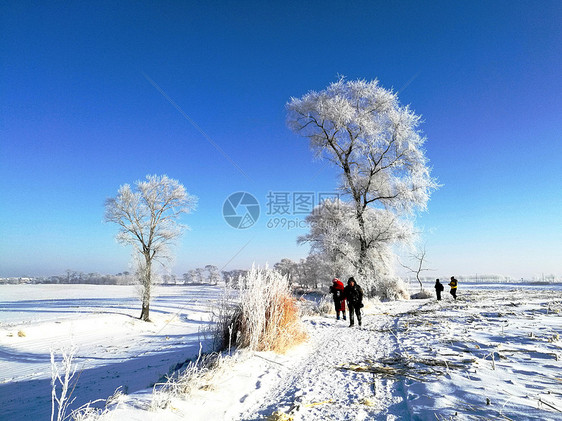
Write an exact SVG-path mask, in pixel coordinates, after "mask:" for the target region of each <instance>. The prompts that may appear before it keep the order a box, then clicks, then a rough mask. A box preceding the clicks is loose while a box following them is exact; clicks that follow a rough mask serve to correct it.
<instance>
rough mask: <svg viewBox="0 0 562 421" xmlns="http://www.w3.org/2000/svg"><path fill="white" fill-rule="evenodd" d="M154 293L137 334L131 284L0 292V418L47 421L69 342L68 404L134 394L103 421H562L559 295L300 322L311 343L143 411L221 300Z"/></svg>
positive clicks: (242, 364)
mask: <svg viewBox="0 0 562 421" xmlns="http://www.w3.org/2000/svg"><path fill="white" fill-rule="evenodd" d="M447 289H448V288H447ZM414 292H415V290H414ZM158 293H159V296H158V297H157V298H156V299H155V300H154V302H153V304H152V310H151V311H152V318H153V319H154V323H144V322H140V321H139V320H137V319H135V317H137V316H138V314H139V312H140V309H139V303H138V301H137V300H136V299H135V298H134V297H135V293H134V289H133V288H132V287H118V286H78V285H76V286H52V285H23V286H0V322H1V325H0V419H2V420H4V419H6V420H19V419H22V420H23V419H32V418H35V419H48V416H49V414H50V361H49V360H50V355H49V349H50V348H51V347H54V348H57V347H61V346H67V345H68V344H70V343H73V344H75V345H76V346H77V347H78V352H77V355H78V360H77V363H78V364H79V371H80V372H81V374H80V377H79V379H78V384H77V387H76V390H75V391H74V395H75V396H77V402H76V404H82V403H84V402H86V401H89V400H93V399H98V398H106V397H108V396H109V395H111V394H112V393H113V391H114V390H115V389H116V388H117V387H118V386H123V388H124V390H125V391H126V392H127V393H128V396H126V397H124V398H123V399H121V401H120V402H119V403H118V404H117V406H116V407H114V408H113V410H112V411H111V412H109V413H108V414H106V416H104V418H103V419H107V420H155V421H156V420H180V419H190V420H205V421H209V420H256V421H257V420H263V419H267V418H268V417H269V419H278V420H282V419H285V420H289V419H293V420H326V419H334V420H409V419H412V420H489V419H500V420H501V419H504V420H510V419H511V420H560V419H562V412H560V411H562V340H561V338H560V336H561V335H562V317H561V316H562V286H561V285H549V286H536V285H508V284H499V285H482V284H476V285H466V284H465V285H463V284H461V285H460V286H459V299H458V300H457V301H456V302H455V301H452V299H451V297H450V295H449V294H448V293H445V294H443V295H444V300H443V301H441V302H437V301H435V300H433V299H426V300H410V301H398V302H388V303H372V304H370V305H368V306H366V307H365V309H364V310H365V316H364V323H363V327H362V328H357V327H355V328H349V327H347V324H346V323H345V322H343V321H336V320H334V317H333V316H309V317H305V325H306V326H307V329H308V333H309V340H308V342H306V343H305V344H303V345H300V346H298V347H296V348H295V349H293V350H291V351H290V352H288V353H287V354H286V355H275V354H273V353H251V352H243V353H240V354H236V356H235V357H234V358H232V359H231V360H230V361H229V360H228V359H227V361H226V363H225V366H224V367H223V368H222V369H221V370H220V371H218V372H217V373H216V374H215V375H214V376H213V379H212V381H211V382H210V384H208V385H206V387H204V388H201V390H198V391H196V392H195V393H194V394H193V395H192V396H191V397H190V398H188V399H177V398H174V399H173V400H172V401H171V404H170V405H168V407H167V408H166V409H161V410H150V411H149V410H147V408H148V407H149V406H150V402H151V391H152V388H151V385H152V384H153V383H155V382H157V381H158V379H159V378H161V376H162V375H164V374H166V373H168V371H169V369H170V368H171V367H173V366H174V365H175V364H176V363H178V362H183V361H185V360H186V359H187V358H190V357H194V356H195V355H196V354H197V352H198V349H199V340H201V338H202V335H201V333H200V332H201V330H202V328H204V327H206V326H208V320H209V304H210V303H211V302H212V301H213V300H214V299H216V298H217V297H218V296H219V294H220V289H219V288H213V287H162V288H160V289H159V291H158ZM20 331H21V332H22V333H23V334H24V335H25V336H19V335H18V332H20ZM74 406H76V405H74Z"/></svg>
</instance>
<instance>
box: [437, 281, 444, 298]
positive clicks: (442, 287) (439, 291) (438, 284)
mask: <svg viewBox="0 0 562 421" xmlns="http://www.w3.org/2000/svg"><path fill="white" fill-rule="evenodd" d="M444 289H445V287H444V286H443V284H442V283H441V282H439V279H436V280H435V293H436V294H437V301H441V292H443V290H444Z"/></svg>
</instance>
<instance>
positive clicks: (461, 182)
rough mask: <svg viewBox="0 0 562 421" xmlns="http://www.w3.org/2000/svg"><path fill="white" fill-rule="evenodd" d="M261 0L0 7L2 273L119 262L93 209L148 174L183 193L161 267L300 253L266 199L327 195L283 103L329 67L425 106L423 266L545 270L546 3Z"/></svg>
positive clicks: (559, 83)
mask: <svg viewBox="0 0 562 421" xmlns="http://www.w3.org/2000/svg"><path fill="white" fill-rule="evenodd" d="M87 3H89V4H87ZM270 3H273V2H263V1H259V2H258V1H255V2H247V1H229V2H212V1H209V2H155V1H150V2H113V1H111V2H109V1H108V2H29V1H10V2H4V1H3V2H1V3H0V5H1V6H0V7H1V13H0V180H1V182H0V276H21V275H52V274H58V273H62V272H63V271H64V270H66V269H72V270H77V271H83V272H102V273H116V272H120V271H123V270H127V268H128V262H129V260H130V259H129V255H130V251H129V250H128V249H127V248H125V247H123V246H121V245H119V244H117V243H116V242H115V240H114V235H115V233H116V227H115V226H113V225H111V224H104V223H103V222H102V221H103V212H104V208H103V203H104V200H105V199H106V198H107V197H110V196H114V195H115V194H116V192H117V189H118V188H119V186H120V185H121V184H124V183H132V182H134V181H135V180H138V179H141V178H143V177H144V176H145V175H146V174H167V175H168V176H170V177H172V178H176V179H178V180H179V181H180V182H182V183H183V184H184V185H185V186H186V188H187V190H188V191H189V192H190V193H192V194H194V195H196V196H198V197H199V207H198V209H197V211H196V212H195V213H193V214H191V215H187V216H186V217H185V218H183V222H185V223H186V224H188V225H189V226H190V227H191V231H189V232H187V233H186V234H185V235H184V236H183V238H182V240H181V242H180V243H179V244H178V246H177V247H176V248H175V255H176V260H175V263H174V267H173V272H174V273H178V274H181V273H183V272H184V271H185V270H187V269H189V268H192V267H197V266H202V265H205V264H215V265H217V266H219V267H223V266H224V265H227V266H226V269H233V268H244V267H247V266H248V265H250V264H251V263H252V262H253V261H255V262H257V263H259V264H263V263H265V262H269V263H270V264H273V263H275V262H277V261H279V260H280V259H281V258H283V257H289V258H292V259H298V258H301V257H305V256H306V255H307V252H308V250H307V248H306V247H304V246H301V247H298V246H297V245H296V241H295V240H296V237H297V236H298V235H302V234H303V233H305V230H304V229H302V228H301V229H290V230H289V229H281V228H277V229H269V228H267V226H266V225H267V222H268V221H269V219H270V217H272V216H275V215H266V214H265V213H266V211H267V206H266V202H267V199H266V197H267V194H268V192H269V191H273V192H290V193H292V192H297V193H298V192H313V193H315V194H317V193H319V192H332V191H334V188H335V186H336V183H337V179H336V174H337V173H336V171H335V169H334V168H331V167H330V166H329V165H328V164H326V163H322V162H318V161H314V160H313V157H312V155H311V153H310V151H309V149H308V145H307V141H306V140H305V139H302V138H299V137H297V136H296V135H294V134H293V133H291V132H290V131H289V129H288V128H287V127H286V124H285V104H286V102H287V101H288V100H289V99H290V97H291V96H301V95H303V94H305V93H306V92H307V91H308V90H311V89H314V90H320V89H323V88H324V87H326V86H327V85H328V84H329V83H330V82H332V81H334V80H336V79H337V77H338V75H345V76H347V77H348V78H351V79H355V78H364V79H374V78H377V79H379V81H380V83H381V85H382V86H384V87H386V88H392V89H394V90H396V91H399V92H400V94H399V97H400V100H401V102H402V103H403V104H410V105H411V107H412V108H413V109H414V110H415V111H416V112H417V113H418V114H421V115H422V116H423V118H424V121H425V123H424V124H423V126H422V129H423V131H424V133H425V135H426V136H427V138H428V141H427V156H428V158H429V159H430V161H431V165H432V166H433V175H434V176H435V177H437V178H438V180H439V182H440V183H442V184H443V187H442V188H441V189H440V190H438V191H437V192H436V193H435V194H434V195H433V197H432V199H431V201H430V203H429V211H428V212H427V213H426V214H423V215H421V216H420V217H419V218H418V225H419V226H420V227H423V229H424V230H425V234H424V241H425V242H426V243H427V250H428V259H429V261H430V266H431V267H432V268H435V269H437V272H436V273H438V274H442V275H448V274H457V275H459V274H472V273H501V274H506V275H510V276H514V277H520V276H525V277H527V276H532V275H535V274H540V273H542V272H544V273H556V274H559V275H560V274H562V263H561V262H562V161H561V156H562V117H561V116H562V99H561V98H562V74H561V73H562V2H560V1H556V0H555V1H481V2H474V1H470V2H454V1H453V2H452V1H443V2H423V1H422V2H420V1H392V2H386V1H385V2H383V1H366V2H362V1H354V2H344V1H341V2H320V1H318V2H316V1H314V2H276V5H273V4H270ZM147 77H148V78H150V79H151V80H152V81H154V83H156V84H157V85H158V86H159V87H160V88H161V90H163V91H164V92H165V93H166V94H167V95H168V96H169V98H171V99H172V100H173V101H174V102H175V103H176V104H177V106H178V107H180V108H181V110H183V112H184V113H185V115H187V116H189V118H190V119H192V120H193V121H194V122H196V124H197V125H198V126H199V127H200V128H201V129H202V131H204V133H205V134H206V135H207V136H208V137H209V138H210V139H212V141H213V142H215V143H216V144H217V145H218V146H219V147H220V148H222V150H223V151H224V153H225V154H226V155H227V156H228V157H229V158H230V159H231V160H232V161H233V162H235V163H236V166H238V167H239V168H237V167H236V166H234V165H233V164H232V163H231V162H230V161H229V160H228V159H226V158H225V156H223V155H222V154H221V153H219V152H218V151H217V150H216V149H215V147H214V146H213V145H212V144H211V142H209V141H208V139H207V138H206V136H205V135H203V134H202V133H201V132H200V131H199V130H198V129H197V128H195V127H194V126H193V124H191V122H190V121H188V119H186V118H185V116H184V115H182V113H180V112H179V111H178V109H177V108H175V107H174V106H173V105H172V104H171V103H170V102H169V101H168V100H167V99H166V98H165V97H164V96H163V95H162V94H161V92H159V91H158V90H157V89H156V88H155V86H153V84H151V83H150V81H149V80H148V78H147ZM239 169H242V171H240V170H239ZM236 191H247V192H250V193H252V194H253V195H254V196H255V197H256V198H257V199H258V200H259V202H260V204H261V210H262V214H261V216H260V219H259V220H258V222H257V223H256V224H255V225H254V226H253V227H251V228H249V229H247V230H236V229H233V228H231V227H230V226H228V225H227V224H226V223H225V221H224V220H223V217H222V213H221V212H222V205H223V202H224V200H225V199H226V198H227V196H228V195H229V194H231V193H233V192H236ZM277 216H278V215H277ZM287 217H288V218H289V219H291V220H295V219H296V218H300V219H303V218H304V216H303V215H295V214H291V215H288V216H287Z"/></svg>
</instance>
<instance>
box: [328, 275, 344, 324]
mask: <svg viewBox="0 0 562 421" xmlns="http://www.w3.org/2000/svg"><path fill="white" fill-rule="evenodd" d="M343 290H344V287H343V282H342V281H340V280H339V279H338V278H334V280H333V281H332V286H331V287H330V294H332V298H333V299H334V307H335V308H336V319H337V320H339V319H340V312H341V313H342V316H343V319H344V320H345V297H344V296H343Z"/></svg>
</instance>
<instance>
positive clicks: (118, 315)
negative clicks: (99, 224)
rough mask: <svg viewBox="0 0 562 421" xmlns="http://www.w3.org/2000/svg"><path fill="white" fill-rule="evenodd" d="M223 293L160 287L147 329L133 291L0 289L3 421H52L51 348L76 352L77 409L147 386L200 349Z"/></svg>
mask: <svg viewBox="0 0 562 421" xmlns="http://www.w3.org/2000/svg"><path fill="white" fill-rule="evenodd" d="M220 292H221V289H220V288H218V287H210V286H206V287H195V286H193V287H160V288H157V289H156V297H155V299H154V300H153V302H152V304H151V313H150V315H151V319H152V321H153V323H146V322H142V321H140V320H139V319H138V316H139V315H140V301H139V300H138V299H137V298H136V296H137V293H136V291H135V287H134V286H115V285H111V286H103V285H0V420H2V421H3V420H13V421H16V420H29V419H36V420H46V419H49V417H50V414H51V403H50V402H51V385H50V382H51V363H50V350H51V349H53V350H54V351H55V352H56V353H59V354H60V352H59V351H60V350H61V349H70V348H71V347H72V346H75V347H76V349H77V351H76V363H77V365H78V372H77V376H79V377H78V383H77V386H76V389H75V390H74V393H73V396H75V397H76V401H75V403H74V405H72V407H74V408H75V407H77V406H80V405H82V404H84V403H86V402H89V401H92V400H95V399H106V398H107V397H108V396H110V395H111V394H113V392H114V391H115V389H116V388H118V387H119V386H121V387H122V390H123V391H125V392H129V393H130V392H134V391H137V390H141V389H146V388H147V387H150V386H151V385H152V384H153V383H155V382H156V381H157V380H158V379H159V378H160V377H161V376H163V375H165V374H167V373H168V371H169V369H170V367H173V366H175V365H176V363H178V362H183V361H185V360H186V359H188V358H191V357H192V356H193V355H194V354H196V353H197V352H198V351H199V342H200V340H201V341H203V342H204V340H203V339H202V334H201V332H202V331H203V330H204V329H205V328H206V327H207V326H208V325H209V318H210V307H209V305H210V303H212V301H213V300H214V299H215V298H216V297H217V296H218V295H219V294H220ZM204 343H205V342H204Z"/></svg>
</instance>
